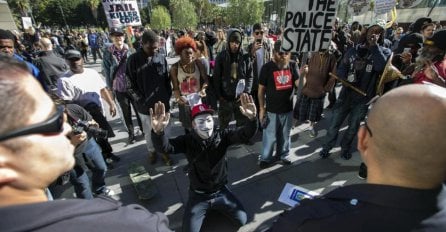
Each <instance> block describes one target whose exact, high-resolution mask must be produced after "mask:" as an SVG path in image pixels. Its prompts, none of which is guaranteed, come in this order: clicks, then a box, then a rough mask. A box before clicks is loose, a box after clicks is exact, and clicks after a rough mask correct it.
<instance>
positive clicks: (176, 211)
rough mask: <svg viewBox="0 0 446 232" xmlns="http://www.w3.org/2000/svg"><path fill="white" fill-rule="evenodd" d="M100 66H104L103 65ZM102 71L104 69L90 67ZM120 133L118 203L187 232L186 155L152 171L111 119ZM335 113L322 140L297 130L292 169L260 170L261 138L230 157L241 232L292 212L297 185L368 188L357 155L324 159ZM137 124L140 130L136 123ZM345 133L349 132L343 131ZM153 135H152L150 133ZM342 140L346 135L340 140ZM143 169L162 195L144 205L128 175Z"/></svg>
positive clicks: (215, 224)
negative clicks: (287, 194)
mask: <svg viewBox="0 0 446 232" xmlns="http://www.w3.org/2000/svg"><path fill="white" fill-rule="evenodd" d="M99 61H100V60H99ZM87 67H92V68H94V69H96V70H97V71H100V64H99V63H98V64H94V65H87ZM172 115H173V117H172V118H171V120H173V123H172V125H173V127H172V135H179V134H181V133H183V129H182V128H181V126H180V123H179V122H178V118H177V117H178V116H177V115H178V111H177V109H173V110H172ZM107 117H108V119H109V121H110V122H111V125H112V127H113V128H114V129H115V133H116V137H114V138H112V139H111V144H112V145H113V149H114V152H115V154H116V155H118V156H119V157H121V161H120V162H118V163H114V165H115V167H114V169H112V170H109V171H108V174H107V176H108V177H107V179H106V182H107V184H108V185H109V186H110V188H111V189H113V191H114V192H115V196H114V198H116V199H119V200H121V201H122V202H123V203H124V204H126V205H127V204H133V203H137V204H141V205H143V206H145V207H146V208H147V209H148V210H150V211H152V212H153V211H161V212H164V213H165V214H166V215H167V216H168V218H169V220H170V226H171V228H172V229H174V230H176V231H181V224H182V216H183V211H184V204H185V203H186V201H187V196H188V178H187V176H186V175H185V173H184V172H183V166H184V165H185V164H186V159H185V157H184V155H172V158H173V159H174V160H175V165H174V166H173V167H166V166H164V165H163V163H162V160H161V159H159V161H158V163H157V164H156V165H150V164H149V163H148V159H147V150H146V147H145V142H144V139H142V138H140V139H139V140H138V142H137V143H135V144H133V145H127V144H126V142H127V132H126V131H125V128H124V126H123V123H122V122H121V120H120V119H119V117H115V118H111V117H110V116H107ZM330 117H331V112H330V111H329V110H328V111H327V110H326V111H325V112H324V119H322V121H321V122H320V123H319V124H317V125H316V128H317V130H319V133H318V136H317V137H316V138H310V136H309V133H308V131H305V129H306V128H307V127H308V125H306V124H304V125H300V126H299V127H296V128H294V129H293V130H292V150H291V153H290V154H291V158H292V160H293V161H294V162H293V163H292V165H289V166H283V165H281V164H276V165H274V166H272V167H270V168H268V169H264V170H261V169H259V167H258V165H257V155H256V153H258V152H260V151H261V148H262V142H261V134H260V133H258V134H257V135H256V137H255V138H256V139H255V143H254V144H253V145H251V146H248V145H239V146H233V147H231V148H230V149H229V151H228V160H229V186H230V188H231V189H232V190H233V192H234V193H235V194H236V196H238V198H239V199H240V200H241V202H242V203H243V204H244V206H245V208H246V210H247V212H248V214H249V223H248V224H247V225H245V226H244V227H242V228H240V229H239V231H258V230H261V229H262V228H265V227H268V226H269V225H271V223H272V222H273V220H274V219H275V217H276V216H277V215H278V214H280V213H281V212H282V211H283V210H284V209H287V208H289V206H287V205H285V204H283V203H281V202H279V201H278V198H279V195H280V193H281V191H282V189H283V187H284V186H285V184H286V183H291V184H294V185H297V186H300V187H303V188H306V189H308V190H312V191H315V192H317V193H326V192H327V191H330V190H332V189H334V188H336V187H338V186H341V185H349V184H354V183H361V182H363V181H362V180H360V179H359V178H358V177H357V171H358V166H359V163H360V157H359V154H358V153H357V152H355V153H353V158H352V159H351V160H348V161H345V160H343V159H342V158H341V157H340V155H339V150H340V149H339V148H336V149H334V150H333V151H332V156H330V157H329V158H328V159H325V160H322V159H320V158H319V155H318V153H319V151H320V149H321V138H322V137H323V136H324V135H325V134H326V128H328V123H329V119H330ZM134 124H135V125H137V123H136V120H135V121H134ZM343 130H345V128H343ZM146 133H149V132H146ZM341 136H342V133H341V135H340V137H341ZM132 163H139V164H142V165H144V166H145V168H146V169H147V171H148V172H149V174H150V175H151V176H152V178H153V180H154V182H155V184H156V187H157V189H158V194H157V195H156V196H155V197H154V198H153V199H151V200H149V201H140V200H138V197H137V195H136V192H135V189H134V187H133V185H132V184H131V181H130V178H129V175H128V172H127V169H128V167H129V165H130V164H132ZM60 190H61V194H62V196H61V197H64V198H72V197H73V190H72V188H71V187H69V186H67V187H65V189H64V188H61V189H60ZM234 230H235V229H234V227H232V225H231V223H230V221H228V220H227V219H226V218H225V217H222V215H220V214H218V213H211V216H210V217H209V218H208V219H206V221H205V224H204V226H203V230H202V231H234Z"/></svg>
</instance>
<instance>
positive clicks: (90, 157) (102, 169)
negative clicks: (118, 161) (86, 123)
mask: <svg viewBox="0 0 446 232" xmlns="http://www.w3.org/2000/svg"><path fill="white" fill-rule="evenodd" d="M87 143H88V144H87V146H86V147H85V150H84V152H83V154H84V158H85V159H86V163H87V166H88V167H89V168H90V170H91V172H92V177H91V183H92V187H91V188H90V180H89V178H88V175H87V173H86V171H85V170H84V171H83V172H81V171H75V170H72V171H71V173H70V177H71V178H70V181H71V183H72V184H73V186H74V191H75V192H76V195H77V197H78V198H85V199H92V198H93V194H92V191H93V192H94V193H97V194H100V193H102V192H103V191H104V190H105V187H106V186H105V174H106V172H107V165H106V164H105V161H104V158H103V157H102V153H101V148H100V147H99V145H98V144H97V143H96V141H95V140H94V139H93V138H90V139H89V140H88V142H87Z"/></svg>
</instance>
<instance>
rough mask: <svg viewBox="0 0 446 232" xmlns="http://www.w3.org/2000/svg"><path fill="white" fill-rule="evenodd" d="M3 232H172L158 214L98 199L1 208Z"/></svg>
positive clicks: (165, 219) (165, 218) (134, 206)
mask: <svg viewBox="0 0 446 232" xmlns="http://www.w3.org/2000/svg"><path fill="white" fill-rule="evenodd" d="M0 215H2V220H0V228H1V230H2V231H40V232H42V231H66V232H71V231H73V232H78V231H96V232H100V231H104V232H113V231H116V232H118V231H119V232H121V231H135V232H136V231H154V232H155V231H156V232H158V231H160V232H161V231H171V230H170V229H169V228H168V224H169V221H168V219H167V217H166V216H165V215H163V214H161V213H150V212H149V211H147V210H146V209H145V208H143V207H142V206H140V205H128V206H122V205H121V203H120V202H118V201H116V200H113V199H110V198H106V197H98V198H94V199H92V200H83V199H70V200H55V201H46V202H40V203H34V204H24V205H13V206H6V207H0Z"/></svg>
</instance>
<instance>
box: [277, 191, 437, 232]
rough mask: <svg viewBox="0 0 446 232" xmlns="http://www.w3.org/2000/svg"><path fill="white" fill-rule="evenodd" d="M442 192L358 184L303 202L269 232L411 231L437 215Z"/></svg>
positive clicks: (287, 213) (284, 215) (279, 219)
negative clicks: (426, 219) (423, 221)
mask: <svg viewBox="0 0 446 232" xmlns="http://www.w3.org/2000/svg"><path fill="white" fill-rule="evenodd" d="M441 190H442V188H441V187H439V188H436V189H429V190H420V189H411V188H403V187H396V186H389V185H374V184H357V185H350V186H345V187H341V188H338V189H336V190H334V191H332V192H329V193H328V194H326V195H324V196H323V197H321V198H317V199H314V200H304V201H302V204H301V205H300V206H297V207H296V208H294V209H292V210H290V211H287V212H285V213H283V214H281V216H280V217H279V218H278V220H277V221H276V222H275V223H274V224H273V226H272V228H271V229H270V231H280V232H285V231H343V232H346V231H355V232H357V231H362V232H366V231H370V232H377V231H380V232H382V231H389V232H398V231H410V230H411V229H413V228H415V227H416V226H417V225H419V224H420V222H421V221H422V220H424V219H425V218H427V217H430V216H431V215H433V214H435V213H436V212H437V211H438V208H437V197H438V195H439V193H440V192H441Z"/></svg>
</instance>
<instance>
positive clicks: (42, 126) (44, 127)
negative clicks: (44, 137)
mask: <svg viewBox="0 0 446 232" xmlns="http://www.w3.org/2000/svg"><path fill="white" fill-rule="evenodd" d="M63 124H64V107H63V106H57V107H56V112H55V113H54V114H53V115H51V117H49V118H48V119H47V120H46V121H44V122H40V123H36V124H34V125H30V126H27V127H25V128H21V129H18V130H15V131H12V132H9V133H6V134H3V135H0V142H1V141H5V140H8V139H12V138H16V137H20V136H24V135H32V134H57V133H60V132H62V131H63Z"/></svg>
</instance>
